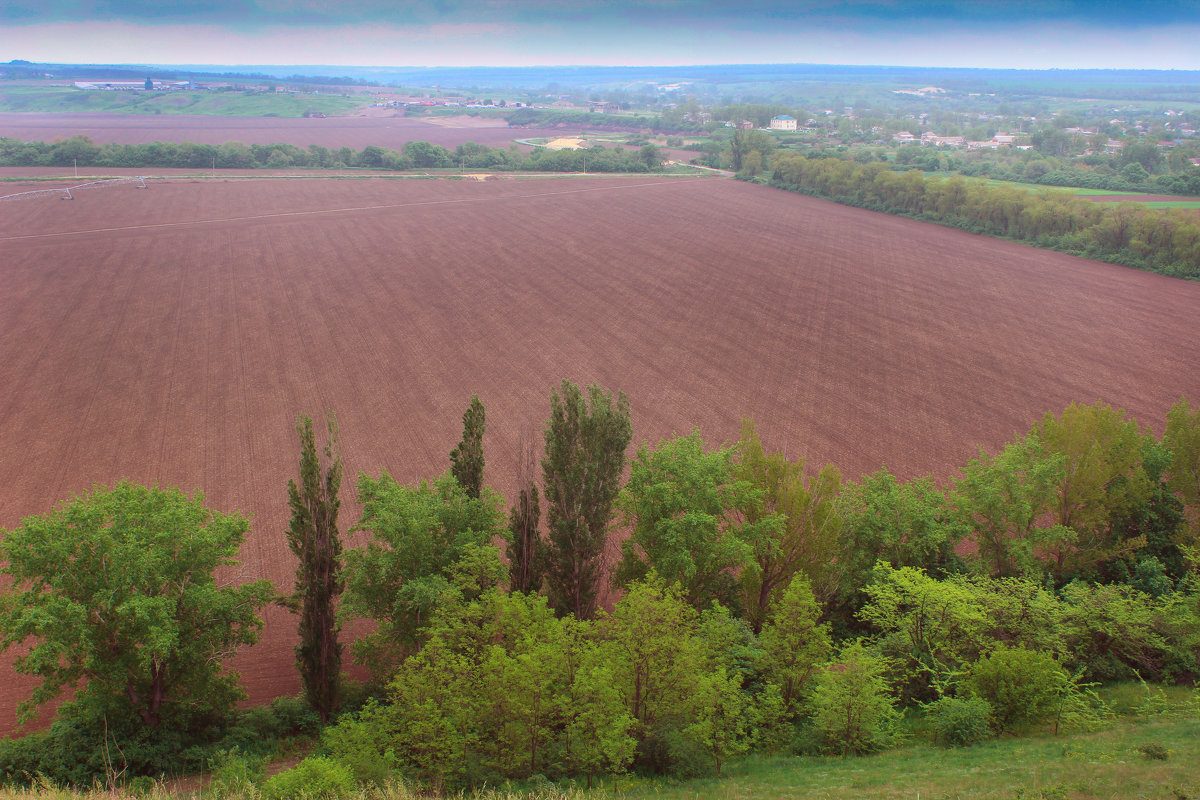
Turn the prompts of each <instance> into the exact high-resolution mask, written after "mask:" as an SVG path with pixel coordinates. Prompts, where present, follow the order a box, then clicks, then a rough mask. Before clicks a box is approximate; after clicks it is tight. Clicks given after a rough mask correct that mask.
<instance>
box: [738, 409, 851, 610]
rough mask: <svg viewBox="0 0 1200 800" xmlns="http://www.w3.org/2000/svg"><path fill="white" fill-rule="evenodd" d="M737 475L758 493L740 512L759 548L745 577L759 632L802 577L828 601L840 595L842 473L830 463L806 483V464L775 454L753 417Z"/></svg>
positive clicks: (746, 498)
mask: <svg viewBox="0 0 1200 800" xmlns="http://www.w3.org/2000/svg"><path fill="white" fill-rule="evenodd" d="M733 477H734V479H736V480H738V481H743V482H745V483H746V484H748V485H749V486H750V487H751V488H752V490H753V491H747V492H743V493H742V502H741V506H740V508H739V511H741V513H742V515H743V518H744V520H745V521H744V523H743V525H742V538H744V539H745V540H746V541H747V542H749V544H750V546H751V547H752V548H753V557H752V559H751V560H750V562H749V563H748V564H747V568H746V569H744V570H743V571H742V584H743V587H744V590H745V606H746V615H747V617H748V618H749V619H750V623H751V625H752V626H753V627H754V629H755V630H756V631H757V630H760V629H761V628H762V625H763V621H764V620H765V619H766V616H767V613H768V609H769V608H770V607H771V606H772V605H773V604H774V603H775V602H776V601H777V600H778V599H779V596H780V594H781V593H782V592H784V591H785V590H786V588H787V587H788V585H789V584H790V582H791V580H792V578H793V576H795V575H797V574H798V573H803V574H804V575H805V576H807V579H808V580H809V582H810V587H811V586H815V587H818V588H819V592H818V594H819V596H820V597H821V598H822V599H828V598H829V597H830V595H831V594H832V593H833V590H834V584H835V582H836V580H837V576H838V572H839V570H840V569H841V562H842V561H843V559H842V558H833V557H832V556H833V554H834V553H835V552H836V551H837V543H838V537H839V535H840V533H841V532H842V530H843V524H842V520H843V517H842V513H841V508H840V503H839V501H840V499H841V496H840V492H841V473H840V472H838V470H837V468H836V467H834V466H832V465H826V466H825V467H823V468H822V469H821V471H820V472H818V473H817V474H816V475H813V476H810V477H808V479H807V481H806V479H805V462H804V460H803V459H800V460H797V461H789V460H788V459H787V457H786V456H785V455H784V454H783V453H778V452H776V453H770V454H767V453H766V452H765V451H764V449H763V445H762V441H761V440H760V439H759V437H758V432H757V431H756V430H755V428H754V422H753V421H752V420H749V419H745V420H743V421H742V432H741V438H740V439H739V441H738V447H737V460H736V463H735V464H734V467H733ZM872 563H874V561H873V560H872Z"/></svg>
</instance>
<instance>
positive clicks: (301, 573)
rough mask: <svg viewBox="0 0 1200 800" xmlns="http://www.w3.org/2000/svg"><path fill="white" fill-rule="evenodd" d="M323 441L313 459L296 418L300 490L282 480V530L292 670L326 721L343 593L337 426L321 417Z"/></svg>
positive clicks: (337, 665)
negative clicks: (294, 632) (295, 627)
mask: <svg viewBox="0 0 1200 800" xmlns="http://www.w3.org/2000/svg"><path fill="white" fill-rule="evenodd" d="M325 425H326V430H327V432H328V436H329V439H328V442H327V443H326V445H325V459H326V463H327V464H328V466H324V467H323V465H322V463H321V459H320V457H319V456H318V455H317V445H316V437H315V435H314V433H313V421H312V418H311V417H301V418H300V422H299V424H297V426H296V432H297V433H298V434H300V485H299V486H297V485H296V482H295V481H294V480H289V481H288V506H289V507H290V508H291V510H292V520H291V525H290V526H289V527H288V532H287V541H288V547H289V548H291V551H292V553H293V554H295V556H296V558H297V559H299V562H300V563H299V564H298V565H297V567H296V583H295V587H294V589H293V591H292V594H291V596H290V597H288V598H286V600H285V603H286V605H287V607H288V608H290V609H291V610H292V611H294V612H299V614H300V644H299V645H297V646H296V666H297V667H298V668H299V670H300V679H301V681H302V682H303V684H304V695H305V697H306V698H307V699H308V702H309V705H311V706H312V707H313V709H314V710H316V712H317V713H318V714H320V716H321V721H322V722H328V721H329V718H330V717H331V716H332V715H333V712H334V711H336V710H337V706H338V701H339V698H340V694H341V683H342V649H343V648H342V644H341V642H339V641H338V634H339V632H340V630H341V625H340V624H339V623H338V619H337V601H338V598H339V597H340V596H341V594H342V590H343V589H345V588H346V584H345V582H344V581H343V580H342V541H341V536H340V535H339V533H338V525H337V517H338V509H339V508H340V507H341V500H340V499H339V498H338V492H339V491H340V490H341V486H342V459H341V457H340V456H338V457H335V456H334V454H333V447H334V443H335V441H336V440H337V421H336V419H335V418H334V416H333V415H332V414H330V415H328V417H327V418H326V422H325Z"/></svg>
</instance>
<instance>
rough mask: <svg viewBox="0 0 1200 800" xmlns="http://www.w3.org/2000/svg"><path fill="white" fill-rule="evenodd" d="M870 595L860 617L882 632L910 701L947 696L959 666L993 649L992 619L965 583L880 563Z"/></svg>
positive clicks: (893, 666) (971, 587) (884, 647)
mask: <svg viewBox="0 0 1200 800" xmlns="http://www.w3.org/2000/svg"><path fill="white" fill-rule="evenodd" d="M866 591H867V595H868V597H869V598H870V601H869V602H868V603H867V604H866V605H865V606H863V608H862V610H861V611H860V612H859V616H860V617H861V619H862V620H863V621H865V622H869V623H871V624H872V625H874V626H875V627H877V628H878V629H879V630H880V631H882V633H883V636H882V638H881V647H882V649H883V652H884V653H886V654H887V655H888V656H890V657H891V659H892V660H891V662H890V665H891V667H892V668H893V671H894V675H895V678H896V682H897V685H898V687H900V688H901V690H902V694H903V696H904V697H905V699H908V698H913V697H918V698H919V697H930V696H932V695H935V694H941V690H942V687H944V686H945V685H946V684H947V682H948V681H950V680H951V679H952V678H953V676H954V674H955V672H956V671H957V670H958V669H959V668H961V667H962V666H963V665H964V664H969V663H971V662H972V661H974V660H975V659H976V658H978V657H979V655H980V654H981V653H983V652H984V651H986V650H987V648H988V647H989V644H990V641H991V638H990V636H989V634H990V632H991V631H990V627H991V626H990V620H989V618H988V615H987V612H986V610H985V608H984V607H983V605H982V604H981V603H979V602H978V599H977V598H978V594H979V592H978V591H977V590H976V589H975V587H974V586H972V585H971V584H969V583H967V582H965V581H961V580H944V581H939V580H936V579H934V578H931V577H929V576H928V575H926V574H925V573H924V572H923V571H921V570H918V569H914V568H912V567H903V568H901V569H892V568H891V566H890V565H888V564H886V563H880V564H879V565H878V566H877V567H876V568H875V574H874V577H873V580H872V581H871V583H870V585H869V586H867V589H866Z"/></svg>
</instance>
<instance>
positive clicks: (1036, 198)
mask: <svg viewBox="0 0 1200 800" xmlns="http://www.w3.org/2000/svg"><path fill="white" fill-rule="evenodd" d="M770 183H771V185H773V186H777V187H779V188H783V189H787V190H789V191H795V192H801V193H804V194H810V195H814V196H817V197H824V198H828V199H831V200H836V201H838V202H841V203H847V204H849V205H856V206H859V207H861V208H869V209H872V210H876V211H885V212H887V213H892V214H902V215H905V216H910V217H914V218H916V219H922V220H926V221H931V222H938V223H941V224H944V225H950V226H953V227H957V228H961V229H963V230H967V231H971V232H972V233H983V234H987V235H990V236H1000V237H1003V238H1008V239H1016V240H1018V241H1025V242H1029V243H1031V244H1035V245H1037V246H1039V247H1046V248H1049V249H1053V250H1060V251H1063V252H1067V253H1072V254H1075V255H1081V256H1084V257H1087V258H1094V259H1098V260H1103V261H1109V262H1112V263H1116V264H1122V265H1125V266H1133V267H1139V268H1142V269H1149V270H1152V271H1154V272H1159V273H1162V274H1165V275H1172V276H1175V277H1181V278H1197V277H1200V216H1198V215H1197V214H1196V213H1195V212H1194V211H1191V210H1183V209H1170V210H1165V209H1154V208H1148V207H1146V206H1145V205H1143V204H1137V203H1115V204H1107V203H1105V204H1101V203H1095V202H1091V201H1088V200H1084V199H1082V198H1079V197H1075V196H1073V195H1071V194H1068V193H1065V192H1054V191H1044V192H1033V191H1023V190H1020V189H1016V188H1013V187H1009V186H993V185H989V184H986V183H984V182H982V181H976V180H969V179H964V178H959V177H950V178H946V177H940V176H925V175H923V174H922V173H921V172H919V171H917V170H909V171H907V172H896V171H895V170H893V169H891V168H890V167H889V166H888V165H887V164H884V163H878V162H872V163H867V164H860V163H856V162H854V161H843V160H841V159H838V158H806V157H804V156H799V155H784V156H780V157H778V158H777V159H776V160H775V162H774V170H773V171H772V173H771V178H770Z"/></svg>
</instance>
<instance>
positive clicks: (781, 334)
mask: <svg viewBox="0 0 1200 800" xmlns="http://www.w3.org/2000/svg"><path fill="white" fill-rule="evenodd" d="M0 286H2V287H3V291H0V320H3V321H4V336H3V337H0V385H2V386H4V387H5V388H4V391H3V393H0V441H2V442H3V443H4V447H3V449H0V526H12V525H14V524H16V523H17V522H18V521H19V520H20V519H21V518H22V517H24V516H26V515H30V514H38V513H42V512H44V511H47V510H48V509H50V508H52V507H53V506H54V505H55V504H56V503H59V502H61V501H63V500H64V499H66V498H69V497H71V496H73V495H76V494H79V493H82V492H86V491H87V490H88V489H89V488H91V487H92V486H94V485H97V484H111V483H112V482H114V481H116V480H119V479H121V478H128V479H130V480H133V481H138V482H143V483H148V484H152V483H158V484H164V485H166V484H170V485H176V486H180V487H182V488H184V489H185V490H188V491H191V490H196V489H201V490H203V491H204V493H205V495H206V500H207V502H208V504H210V505H211V506H212V507H214V508H218V509H222V510H227V511H228V510H235V509H236V510H241V511H243V512H245V513H247V514H250V515H252V518H253V527H252V534H251V536H250V538H249V540H248V541H247V543H246V545H245V546H244V548H243V551H242V560H243V564H242V566H241V568H240V570H238V571H237V572H236V576H237V577H244V578H247V579H248V578H254V577H267V578H270V579H272V580H274V581H276V582H277V584H278V585H279V586H281V587H283V586H288V585H290V582H291V580H292V578H293V572H294V566H293V564H294V562H293V560H292V556H291V555H290V553H289V552H288V549H287V546H286V544H285V538H284V529H285V526H286V524H287V502H286V499H287V497H286V485H287V480H288V478H289V477H291V476H293V475H294V474H295V472H296V469H297V466H296V461H297V457H298V451H297V439H296V435H295V431H294V426H295V421H296V417H297V415H299V414H309V415H312V416H317V417H319V416H320V415H321V414H322V413H323V410H324V409H326V408H332V409H335V410H336V411H337V414H338V417H339V420H340V423H341V431H342V452H343V454H344V458H345V463H346V469H347V474H348V476H353V475H355V474H357V473H360V472H366V473H370V474H378V473H379V472H380V470H382V469H387V470H389V471H390V472H391V474H392V475H394V476H395V477H396V478H397V479H398V480H400V481H414V480H418V479H420V478H424V477H430V476H434V475H437V474H439V473H441V472H442V471H444V470H445V469H447V467H448V457H447V454H448V452H449V451H450V449H451V448H452V447H453V446H454V445H455V443H456V442H457V441H458V438H459V436H460V434H461V417H462V412H463V410H464V409H465V408H466V406H467V404H468V402H469V400H470V397H471V395H472V393H478V394H479V396H480V399H481V400H482V401H483V403H484V404H485V406H486V407H487V411H488V428H487V435H486V437H485V442H484V443H485V452H486V455H487V459H488V462H487V463H488V466H487V474H486V478H487V480H488V481H489V482H490V483H492V484H493V485H495V486H496V487H497V488H498V489H500V490H501V491H503V492H505V493H506V494H508V495H509V496H511V494H512V492H513V489H514V474H515V471H516V465H517V461H518V458H517V454H518V453H519V451H520V447H519V444H520V441H521V439H522V437H535V438H536V437H538V436H539V435H540V431H541V429H542V427H543V425H544V422H545V418H546V416H547V413H548V405H549V404H548V397H549V392H550V389H551V387H553V386H556V385H557V384H558V383H559V382H560V381H561V380H562V379H563V378H569V379H570V380H572V381H575V382H577V383H579V384H589V383H598V384H600V385H602V386H605V387H609V388H612V389H622V390H624V391H625V392H626V393H627V394H628V396H629V398H630V400H631V403H632V409H633V417H634V425H635V444H636V443H640V442H642V441H649V442H651V443H654V442H657V441H658V440H659V439H661V438H663V437H667V436H671V435H673V434H675V433H686V432H688V431H689V430H690V429H691V428H692V427H693V426H696V427H698V428H699V430H700V432H701V433H702V434H703V435H704V437H705V438H706V440H707V441H709V442H711V443H713V444H717V443H721V442H731V441H733V440H734V439H735V438H736V436H737V432H738V427H739V420H740V419H741V418H742V417H743V416H751V417H753V418H754V419H755V420H756V421H757V423H758V428H759V431H760V432H761V434H762V436H763V438H764V441H765V443H766V444H767V446H768V447H771V448H783V449H785V450H786V451H787V453H788V454H789V455H790V456H793V457H796V456H806V457H808V458H809V459H810V461H811V463H813V464H821V463H824V462H827V461H831V462H833V463H836V464H837V465H839V466H840V467H841V468H842V470H843V472H844V473H845V474H846V475H847V476H848V477H849V478H857V477H858V476H860V475H862V474H863V473H864V472H868V471H872V470H875V469H877V468H879V466H880V465H881V464H884V463H886V464H887V465H888V466H889V467H890V468H891V469H893V470H894V471H896V472H897V473H898V474H899V475H901V476H903V477H911V476H915V475H920V474H924V473H934V474H936V475H937V476H938V477H939V478H941V479H948V478H950V477H951V476H952V475H953V473H954V471H955V469H956V468H957V467H959V466H961V465H963V464H965V463H966V461H967V460H968V459H969V458H971V457H972V456H973V455H975V454H976V453H977V450H978V448H979V447H984V448H988V449H995V448H998V447H999V446H1001V445H1002V444H1003V443H1004V442H1006V441H1007V440H1009V439H1010V438H1011V437H1012V435H1013V434H1014V433H1016V432H1024V431H1026V430H1028V428H1029V427H1030V425H1031V424H1032V423H1033V421H1034V420H1035V419H1037V418H1038V417H1039V416H1041V415H1042V414H1044V413H1045V412H1047V411H1058V410H1061V409H1062V408H1063V407H1065V406H1066V405H1068V404H1069V403H1071V402H1083V403H1091V402H1094V401H1096V400H1098V399H1099V400H1104V401H1106V402H1108V403H1111V404H1113V405H1117V406H1121V407H1123V408H1125V409H1127V410H1128V411H1129V412H1130V413H1131V414H1132V415H1133V416H1134V417H1136V418H1137V419H1138V420H1140V421H1141V422H1143V423H1145V424H1147V425H1149V426H1151V427H1153V428H1154V429H1156V430H1158V431H1161V428H1162V424H1163V417H1164V415H1165V413H1166V411H1167V409H1168V408H1169V407H1170V406H1171V405H1172V404H1173V403H1174V402H1175V401H1176V400H1177V399H1178V398H1180V397H1181V396H1186V397H1189V398H1190V399H1191V400H1192V401H1193V402H1194V401H1197V400H1200V372H1198V371H1197V370H1196V369H1195V367H1196V361H1195V345H1194V343H1195V342H1196V341H1197V340H1198V339H1200V315H1198V314H1196V313H1195V311H1196V308H1197V307H1200V285H1197V284H1193V283H1186V282H1182V281H1177V280H1172V279H1168V278H1164V277H1161V276H1158V275H1153V274H1149V273H1145V272H1138V271H1134V270H1129V269H1123V268H1121V267H1116V266H1111V265H1107V264H1102V263H1097V262H1091V261H1085V260H1082V259H1078V258H1073V257H1070V256H1066V255H1061V254H1056V253H1050V252H1046V251H1041V250H1037V249H1034V248H1031V247H1026V246H1022V245H1018V244H1015V243H1010V242H1003V241H996V240H992V239H987V238H983V237H978V236H972V235H970V234H966V233H963V232H960V231H954V230H950V229H947V228H941V227H937V226H933V225H926V224H922V223H917V222H912V221H909V220H904V219H900V218H896V217H891V216H887V215H883V214H877V213H872V212H869V211H863V210H860V209H854V208H849V207H845V206H839V205H836V204H833V203H828V202H824V201H820V200H816V199H812V198H808V197H804V196H801V195H795V194H788V193H785V192H780V191H775V190H770V189H765V188H762V187H758V186H753V185H750V184H745V183H740V182H735V181H727V180H718V179H669V178H664V177H645V178H640V179H634V178H624V179H607V180H605V179H586V178H585V179H572V180H538V181H518V180H511V181H392V180H388V181H385V180H378V181H376V180H365V181H336V180H320V179H312V180H291V181H278V180H275V181H229V182H220V181H215V182H212V181H208V182H200V181H197V182H178V183H169V184H156V185H152V186H151V187H150V188H149V189H146V190H142V189H136V188H134V187H133V186H131V185H128V184H126V185H120V186H113V187H109V188H105V189H100V190H96V191H93V192H90V193H89V192H87V191H80V192H78V193H77V198H76V199H75V200H74V201H70V202H65V201H60V200H57V199H52V198H51V199H40V200H30V201H25V202H12V203H4V204H0ZM351 482H352V481H350V480H348V481H347V490H346V493H345V495H346V496H345V499H346V504H345V506H344V508H343V516H342V523H343V529H346V528H349V527H350V525H351V524H352V523H353V522H354V521H355V520H356V519H357V514H358V511H359V509H358V507H357V506H356V505H355V504H354V503H353V502H352V500H353V492H352V491H351V490H350V483H351ZM354 541H355V542H356V543H357V542H361V541H362V538H361V536H356V537H354ZM265 618H266V623H267V624H266V630H265V632H264V637H263V641H262V643H261V644H260V645H258V646H256V647H255V648H253V649H251V650H248V651H245V652H243V653H241V654H239V656H238V657H237V658H235V659H234V661H233V666H234V667H235V668H236V669H238V670H240V671H241V673H242V676H243V679H244V682H245V685H246V687H247V688H248V689H249V691H250V693H251V696H252V697H253V698H254V699H257V700H262V699H266V698H268V697H271V696H273V695H278V694H281V693H290V692H294V691H296V690H297V687H298V682H297V679H296V676H295V671H294V669H293V666H292V662H293V654H292V646H293V644H294V630H295V620H294V618H292V617H290V616H289V615H288V614H286V613H285V612H283V611H281V610H279V609H276V608H270V609H267V610H266V611H265ZM30 686H31V684H30V682H29V681H28V680H25V679H21V678H15V677H12V676H11V675H9V676H8V677H7V680H6V681H5V687H4V689H2V690H0V727H3V728H7V727H8V726H10V725H11V721H12V720H13V717H14V714H13V711H14V708H15V705H16V703H17V702H18V701H19V700H20V699H22V698H24V697H26V696H28V692H29V689H30Z"/></svg>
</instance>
